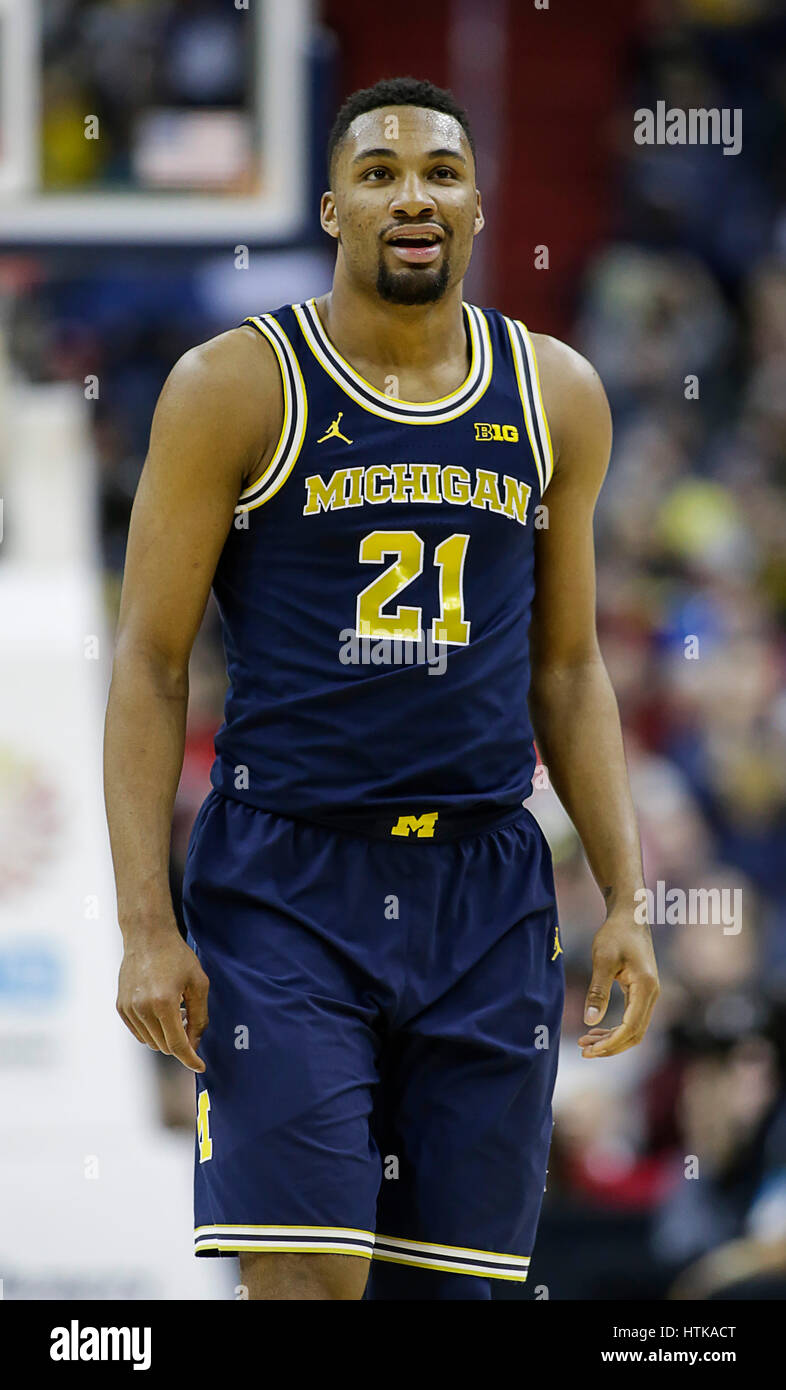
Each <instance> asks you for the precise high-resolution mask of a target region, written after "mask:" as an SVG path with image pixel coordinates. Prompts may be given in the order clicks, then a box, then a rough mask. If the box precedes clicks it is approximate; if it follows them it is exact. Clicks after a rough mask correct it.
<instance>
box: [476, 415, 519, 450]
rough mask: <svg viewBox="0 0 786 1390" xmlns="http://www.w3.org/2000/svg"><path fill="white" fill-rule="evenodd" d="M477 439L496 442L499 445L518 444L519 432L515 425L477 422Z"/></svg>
mask: <svg viewBox="0 0 786 1390" xmlns="http://www.w3.org/2000/svg"><path fill="white" fill-rule="evenodd" d="M475 438H476V439H479V440H481V441H482V440H494V441H495V442H496V443H497V444H517V443H518V439H519V432H518V429H517V428H516V426H515V425H493V424H492V425H489V424H484V423H482V422H480V421H477V420H476V421H475Z"/></svg>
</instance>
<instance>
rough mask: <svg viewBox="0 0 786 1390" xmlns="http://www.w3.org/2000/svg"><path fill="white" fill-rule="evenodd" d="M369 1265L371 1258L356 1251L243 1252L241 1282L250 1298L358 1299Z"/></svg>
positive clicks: (360, 1295)
mask: <svg viewBox="0 0 786 1390" xmlns="http://www.w3.org/2000/svg"><path fill="white" fill-rule="evenodd" d="M368 1269H369V1261H368V1260H367V1259H365V1258H362V1257H360V1256H355V1255H317V1254H307V1255H298V1254H290V1253H289V1252H278V1253H273V1252H271V1253H270V1254H262V1255H260V1254H256V1253H254V1254H248V1253H241V1255H240V1278H241V1282H242V1284H243V1285H244V1286H245V1288H246V1289H247V1290H248V1297H249V1299H257V1300H262V1299H269V1300H286V1299H292V1300H302V1301H308V1302H311V1301H333V1300H337V1301H352V1300H359V1299H361V1298H362V1297H363V1292H364V1290H365V1287H366V1282H367V1280H368Z"/></svg>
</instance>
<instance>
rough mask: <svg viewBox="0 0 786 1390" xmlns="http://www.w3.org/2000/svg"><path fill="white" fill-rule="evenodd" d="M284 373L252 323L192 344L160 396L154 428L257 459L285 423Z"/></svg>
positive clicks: (249, 458)
mask: <svg viewBox="0 0 786 1390" xmlns="http://www.w3.org/2000/svg"><path fill="white" fill-rule="evenodd" d="M282 412H283V397H282V388H281V373H280V368H279V366H278V362H277V360H276V357H275V354H274V352H273V349H272V347H271V346H270V344H269V342H268V341H267V340H266V339H265V338H264V337H262V336H261V335H260V334H259V333H257V332H256V330H255V329H253V328H251V327H250V326H245V325H243V326H241V327H238V328H231V329H229V330H228V331H227V332H225V333H219V334H217V336H216V337H214V338H208V339H207V340H206V341H205V342H203V343H197V344H196V346H195V347H192V348H189V349H188V351H187V352H185V353H183V356H182V357H180V358H179V359H178V360H177V362H176V363H175V365H174V367H173V368H172V370H171V371H170V373H169V376H168V377H167V379H166V381H165V383H164V386H163V389H162V391H161V395H160V396H159V399H158V404H157V406H156V411H155V415H154V417H153V432H154V434H156V433H158V434H159V435H160V434H161V433H162V432H163V433H170V432H171V431H174V430H176V431H177V432H178V433H179V434H181V435H185V437H186V438H195V437H196V436H199V437H200V438H202V439H204V440H205V442H207V443H210V444H216V445H220V447H221V451H222V453H226V452H228V451H231V452H233V453H234V454H236V455H242V456H243V458H244V459H248V460H252V461H253V459H254V458H255V457H256V456H258V455H259V454H260V453H263V452H264V451H265V450H266V448H267V445H268V441H269V439H270V438H272V437H273V436H277V434H278V431H279V430H280V427H281V419H282Z"/></svg>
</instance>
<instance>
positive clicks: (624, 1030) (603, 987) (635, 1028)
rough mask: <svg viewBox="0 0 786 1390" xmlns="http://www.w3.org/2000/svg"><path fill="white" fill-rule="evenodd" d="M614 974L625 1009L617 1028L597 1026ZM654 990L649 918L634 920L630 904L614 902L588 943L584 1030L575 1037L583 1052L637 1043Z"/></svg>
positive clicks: (597, 1053)
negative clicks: (615, 905)
mask: <svg viewBox="0 0 786 1390" xmlns="http://www.w3.org/2000/svg"><path fill="white" fill-rule="evenodd" d="M615 980H617V981H618V983H619V984H620V986H621V987H622V992H623V994H624V995H625V1013H624V1015H623V1018H622V1022H621V1023H620V1024H618V1025H617V1027H616V1028H599V1027H597V1025H598V1024H599V1023H600V1022H601V1020H602V1019H603V1017H604V1015H605V1013H606V1010H607V1008H608V1006H609V996H610V994H611V986H612V985H613V983H614V981H615ZM659 993H660V984H659V982H658V966H657V963H656V960H655V951H654V949H653V946H652V936H651V934H650V929H649V926H648V924H647V923H646V922H645V923H643V924H639V923H637V922H635V921H634V920H633V913H632V911H631V909H629V908H625V909H622V908H616V909H615V910H614V911H613V912H610V913H609V915H608V917H607V918H606V921H605V922H604V923H603V926H602V927H601V928H600V929H599V931H597V932H596V933H595V939H594V941H593V943H592V981H591V983H590V987H589V989H588V991H587V998H586V1001H585V1004H584V1022H585V1023H586V1024H587V1025H588V1026H589V1032H587V1033H584V1034H582V1036H581V1037H580V1038H579V1047H580V1048H581V1055H582V1057H614V1056H615V1055H616V1054H617V1053H618V1052H625V1051H626V1050H627V1048H629V1047H635V1046H636V1043H640V1042H641V1040H642V1038H643V1037H644V1034H645V1033H646V1031H647V1027H648V1025H649V1021H650V1017H651V1014H652V1010H653V1008H654V1007H655V1001H656V999H657V997H658V995H659Z"/></svg>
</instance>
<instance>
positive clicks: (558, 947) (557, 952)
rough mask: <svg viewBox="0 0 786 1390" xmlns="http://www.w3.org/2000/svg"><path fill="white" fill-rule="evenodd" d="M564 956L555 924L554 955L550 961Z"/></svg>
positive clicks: (557, 927) (557, 926)
mask: <svg viewBox="0 0 786 1390" xmlns="http://www.w3.org/2000/svg"><path fill="white" fill-rule="evenodd" d="M564 954H565V952H564V951H563V949H562V947H561V945H560V940H559V924H557V925H556V926H555V928H554V955H553V956H552V957H551V959H552V960H556V959H557V956H563V955H564Z"/></svg>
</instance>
